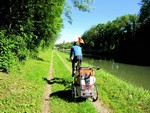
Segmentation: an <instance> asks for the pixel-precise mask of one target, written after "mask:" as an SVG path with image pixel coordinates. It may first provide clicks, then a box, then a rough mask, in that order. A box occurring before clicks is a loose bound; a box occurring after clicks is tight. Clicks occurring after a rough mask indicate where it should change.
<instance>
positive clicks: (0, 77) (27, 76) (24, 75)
mask: <svg viewBox="0 0 150 113" xmlns="http://www.w3.org/2000/svg"><path fill="white" fill-rule="evenodd" d="M56 52H57V53H58V54H59V55H60V56H61V58H62V59H63V60H64V61H65V62H66V63H67V64H68V66H70V67H71V62H68V61H67V60H66V58H68V57H69V55H68V54H64V53H61V52H58V51H56ZM51 54H52V51H51V50H48V51H42V52H41V53H40V54H39V58H38V60H35V59H28V60H27V61H26V62H25V64H23V65H22V66H21V67H20V69H19V70H18V69H15V68H14V69H13V70H11V72H10V73H9V74H5V73H0V113H25V112H26V113H41V111H42V97H43V94H44V90H45V86H46V84H47V82H46V81H44V79H43V78H47V76H48V73H49V67H50V62H51V61H50V60H51ZM89 65H90V64H88V63H85V62H84V61H83V66H89ZM52 76H53V79H52V80H51V83H52V84H51V86H52V93H51V95H50V111H51V113H81V112H82V113H96V110H95V108H94V107H93V106H92V103H91V102H90V101H89V100H86V101H82V102H73V101H71V92H70V85H69V84H70V82H71V80H72V77H71V72H70V70H68V69H67V68H66V67H65V65H64V64H63V63H62V61H61V60H60V58H59V57H58V56H57V54H55V53H54V65H53V74H52ZM95 76H96V84H97V85H98V90H99V99H100V100H102V101H103V102H104V105H105V106H108V107H110V108H111V109H112V110H113V112H114V113H150V107H149V106H150V92H149V91H146V90H144V89H142V88H138V87H135V86H134V85H131V84H129V83H127V82H126V81H122V80H120V79H118V78H116V77H115V76H113V75H110V74H108V73H107V72H105V71H104V70H103V69H100V70H99V71H95Z"/></svg>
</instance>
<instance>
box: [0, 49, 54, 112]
mask: <svg viewBox="0 0 150 113" xmlns="http://www.w3.org/2000/svg"><path fill="white" fill-rule="evenodd" d="M50 57H51V50H48V51H42V52H41V53H40V54H39V56H38V58H37V59H28V60H27V61H26V62H25V63H24V65H21V67H20V70H18V69H13V70H11V72H10V73H9V74H4V73H0V113H40V112H41V111H42V96H43V92H44V86H45V85H46V82H45V81H44V80H43V78H45V77H47V76H48V71H49V65H50Z"/></svg>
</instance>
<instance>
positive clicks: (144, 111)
mask: <svg viewBox="0 0 150 113" xmlns="http://www.w3.org/2000/svg"><path fill="white" fill-rule="evenodd" d="M58 53H59V54H60V55H61V57H62V58H63V59H65V58H68V57H69V55H68V54H64V53H61V52H58ZM64 61H66V60H64ZM66 63H67V64H68V65H70V64H69V62H66ZM70 66H71V65H70ZM83 66H90V64H88V63H85V62H84V61H83ZM95 77H96V84H97V85H98V90H99V99H100V100H103V102H104V103H105V105H107V106H109V107H111V108H112V109H113V112H114V113H150V92H149V91H147V90H144V89H143V88H139V87H136V86H134V85H132V84H130V83H128V82H126V81H123V80H120V79H118V78H117V77H116V76H114V75H110V74H109V73H107V72H105V71H104V70H103V69H102V67H101V69H100V70H99V71H95Z"/></svg>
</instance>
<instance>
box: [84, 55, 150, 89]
mask: <svg viewBox="0 0 150 113" xmlns="http://www.w3.org/2000/svg"><path fill="white" fill-rule="evenodd" d="M83 62H88V63H90V64H92V65H94V66H99V67H100V68H103V69H104V70H106V71H107V72H108V73H110V74H113V75H115V76H117V77H118V78H120V79H122V80H125V81H127V82H129V83H132V84H134V85H136V86H138V87H143V88H144V89H146V90H150V82H149V80H150V67H148V66H137V65H129V64H123V63H116V62H114V61H108V60H97V59H93V58H86V57H84V58H83Z"/></svg>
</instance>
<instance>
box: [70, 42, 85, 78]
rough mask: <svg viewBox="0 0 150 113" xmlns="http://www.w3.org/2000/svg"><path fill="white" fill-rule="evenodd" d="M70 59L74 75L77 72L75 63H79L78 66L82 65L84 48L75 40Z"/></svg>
mask: <svg viewBox="0 0 150 113" xmlns="http://www.w3.org/2000/svg"><path fill="white" fill-rule="evenodd" d="M70 59H71V61H72V76H74V75H75V72H76V67H75V64H76V63H78V67H81V63H82V48H81V47H80V46H79V44H78V42H74V44H73V46H72V47H71V50H70Z"/></svg>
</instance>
